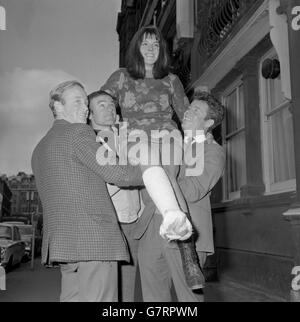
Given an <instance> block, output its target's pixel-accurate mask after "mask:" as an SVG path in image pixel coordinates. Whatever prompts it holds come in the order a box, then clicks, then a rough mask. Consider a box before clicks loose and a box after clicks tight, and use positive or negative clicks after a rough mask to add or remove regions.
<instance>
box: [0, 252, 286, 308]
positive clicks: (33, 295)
mask: <svg viewBox="0 0 300 322" xmlns="http://www.w3.org/2000/svg"><path fill="white" fill-rule="evenodd" d="M59 293H60V272H59V269H58V268H46V267H44V266H42V265H41V264H40V258H37V259H35V263H34V270H32V269H31V268H30V262H27V263H22V264H21V265H20V267H17V268H14V269H13V270H12V271H11V272H8V273H7V275H6V291H0V302H58V301H59ZM204 294H205V301H206V302H285V301H286V300H285V299H283V298H278V297H275V296H272V295H270V294H266V293H265V292H263V291H261V290H256V289H253V288H248V287H245V286H242V285H240V284H238V283H235V282H233V281H222V282H208V283H207V285H206V288H205V291H204ZM136 301H137V302H141V301H142V297H141V291H140V285H139V283H138V284H137V287H136Z"/></svg>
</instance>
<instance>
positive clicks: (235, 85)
mask: <svg viewBox="0 0 300 322" xmlns="http://www.w3.org/2000/svg"><path fill="white" fill-rule="evenodd" d="M240 85H243V80H242V75H241V76H240V77H238V78H237V79H236V80H235V81H234V82H233V83H231V84H230V86H228V87H227V88H226V89H225V91H224V92H223V93H222V96H221V97H222V104H223V105H224V104H225V97H227V96H228V95H229V94H230V93H231V92H232V91H233V90H236V89H237V88H238V87H239V86H240ZM226 122H227V119H226V114H225V118H224V121H223V126H222V137H223V140H222V141H223V147H224V149H225V151H226V157H227V139H230V138H231V137H232V136H233V135H234V134H237V133H239V132H241V131H244V130H245V126H244V127H242V128H240V129H238V130H236V131H235V132H231V133H230V134H226ZM222 182H223V201H231V200H235V199H239V198H241V191H240V190H237V191H232V192H228V191H227V175H226V171H225V172H224V175H223V180H222ZM227 196H228V197H227Z"/></svg>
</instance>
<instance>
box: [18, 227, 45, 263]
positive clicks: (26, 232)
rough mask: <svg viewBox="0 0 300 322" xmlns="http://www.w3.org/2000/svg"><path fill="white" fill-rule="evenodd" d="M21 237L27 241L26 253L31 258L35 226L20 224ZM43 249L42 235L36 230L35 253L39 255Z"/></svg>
mask: <svg viewBox="0 0 300 322" xmlns="http://www.w3.org/2000/svg"><path fill="white" fill-rule="evenodd" d="M17 227H18V228H19V231H20V235H21V239H22V240H23V241H24V242H25V255H26V256H27V257H28V258H30V257H31V255H32V241H33V226H32V225H24V224H18V225H17ZM41 249H42V237H41V236H40V235H38V233H37V231H36V232H35V238H34V254H35V256H38V255H40V254H41Z"/></svg>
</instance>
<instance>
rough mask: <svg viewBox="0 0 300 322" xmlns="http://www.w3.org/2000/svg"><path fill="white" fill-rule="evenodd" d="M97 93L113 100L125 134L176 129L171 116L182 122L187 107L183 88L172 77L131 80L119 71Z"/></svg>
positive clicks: (124, 72)
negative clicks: (126, 130) (134, 131)
mask: <svg viewBox="0 0 300 322" xmlns="http://www.w3.org/2000/svg"><path fill="white" fill-rule="evenodd" d="M101 90H104V91H106V92H109V93H110V94H111V95H113V96H114V97H116V98H117V100H118V103H119V105H120V108H121V111H122V116H123V120H124V121H126V122H128V130H129V131H130V130H135V129H138V130H144V131H145V132H146V133H147V134H150V133H151V132H150V131H151V130H168V131H172V130H174V129H177V125H176V123H175V122H174V121H173V120H172V116H173V113H174V112H176V114H177V116H178V118H179V120H180V121H182V118H183V114H184V112H185V111H186V109H187V108H188V106H189V101H188V98H187V97H186V95H185V93H184V89H183V86H182V84H181V82H180V80H179V78H178V77H177V76H176V75H174V74H169V75H167V76H166V77H164V78H163V79H154V78H144V79H138V80H135V79H133V78H131V77H130V75H129V74H128V72H127V70H126V69H125V68H121V69H119V70H117V71H116V72H114V73H113V74H112V75H111V76H110V78H109V79H108V81H107V82H106V83H105V84H104V85H103V86H102V87H101Z"/></svg>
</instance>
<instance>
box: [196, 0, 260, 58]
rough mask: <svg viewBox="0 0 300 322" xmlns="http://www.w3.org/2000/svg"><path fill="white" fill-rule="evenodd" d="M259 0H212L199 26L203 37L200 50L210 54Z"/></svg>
mask: <svg viewBox="0 0 300 322" xmlns="http://www.w3.org/2000/svg"><path fill="white" fill-rule="evenodd" d="M257 1H259V0H211V1H210V2H209V4H208V5H207V7H206V12H205V13H204V12H203V11H202V13H201V20H199V22H198V24H197V26H198V29H199V31H200V34H201V37H200V41H199V43H198V50H199V52H200V54H201V55H202V56H210V55H212V53H213V52H214V51H215V50H216V49H217V48H218V47H219V45H220V44H221V43H222V42H223V41H224V40H225V39H226V38H227V36H228V35H229V34H230V33H231V31H232V29H233V28H234V27H235V26H236V25H237V23H238V21H239V20H240V18H241V17H243V15H244V14H245V12H246V11H248V10H249V9H250V8H251V7H252V6H253V4H254V3H255V2H257ZM204 17H205V18H204Z"/></svg>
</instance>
